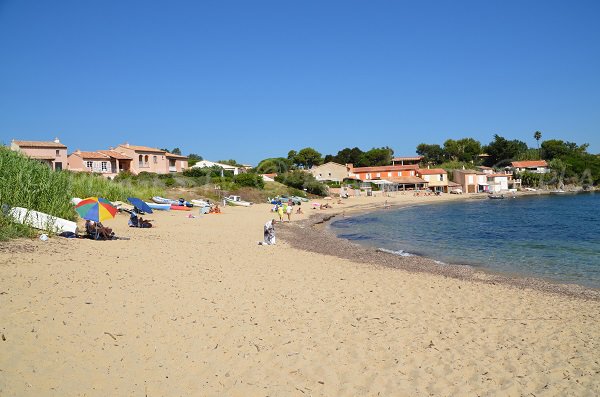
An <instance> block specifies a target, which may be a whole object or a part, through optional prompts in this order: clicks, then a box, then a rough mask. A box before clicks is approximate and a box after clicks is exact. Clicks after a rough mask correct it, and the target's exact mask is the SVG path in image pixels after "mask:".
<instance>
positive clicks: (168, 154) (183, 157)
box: [166, 152, 187, 160]
mask: <svg viewBox="0 0 600 397" xmlns="http://www.w3.org/2000/svg"><path fill="white" fill-rule="evenodd" d="M166 156H167V157H171V158H174V159H185V160H187V156H182V155H180V154H174V153H169V152H167V153H166Z"/></svg>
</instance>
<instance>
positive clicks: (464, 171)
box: [454, 170, 487, 175]
mask: <svg viewBox="0 0 600 397" xmlns="http://www.w3.org/2000/svg"><path fill="white" fill-rule="evenodd" d="M457 172H459V173H461V174H475V175H487V174H486V173H485V172H479V171H476V170H454V173H457Z"/></svg>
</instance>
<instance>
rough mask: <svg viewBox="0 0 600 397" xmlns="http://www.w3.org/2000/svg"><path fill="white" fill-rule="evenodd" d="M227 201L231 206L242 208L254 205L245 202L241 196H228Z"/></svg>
mask: <svg viewBox="0 0 600 397" xmlns="http://www.w3.org/2000/svg"><path fill="white" fill-rule="evenodd" d="M225 201H226V202H227V204H230V205H241V206H242V207H250V206H251V205H252V203H251V202H249V201H244V200H242V198H241V197H240V196H227V197H225Z"/></svg>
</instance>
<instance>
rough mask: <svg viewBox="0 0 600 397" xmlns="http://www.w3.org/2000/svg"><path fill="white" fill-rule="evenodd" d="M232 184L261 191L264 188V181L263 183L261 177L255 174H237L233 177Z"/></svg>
mask: <svg viewBox="0 0 600 397" xmlns="http://www.w3.org/2000/svg"><path fill="white" fill-rule="evenodd" d="M233 182H235V183H236V184H238V185H240V186H247V187H255V188H257V189H263V188H264V187H265V181H263V178H262V176H260V175H257V174H247V173H242V174H238V175H236V176H234V177H233Z"/></svg>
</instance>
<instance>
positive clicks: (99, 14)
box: [0, 0, 600, 164]
mask: <svg viewBox="0 0 600 397" xmlns="http://www.w3.org/2000/svg"><path fill="white" fill-rule="evenodd" d="M599 18H600V1H495V2H493V1H481V0H477V1H439V2H438V1H410V2H408V1H407V2H403V1H378V0H374V1H353V0H343V1H327V0H319V1H282V0H278V1H259V0H253V1H216V0H213V1H201V0H198V1H153V2H152V1H147V0H146V1H121V0H120V1H84V0H73V1H60V0H55V1H41V0H40V1H27V0H13V1H11V0H0V142H4V143H9V142H10V140H11V139H12V138H18V139H31V140H49V139H53V138H54V137H55V136H58V137H60V139H61V140H62V141H63V142H64V143H65V144H67V145H68V146H69V150H70V151H72V150H75V149H77V148H79V149H82V150H96V149H102V148H106V147H108V146H111V145H116V144H118V143H122V142H125V141H128V142H130V143H132V144H138V145H147V146H155V147H168V148H173V147H180V148H181V149H182V151H183V153H184V154H188V153H190V152H191V153H197V154H200V155H202V156H204V157H205V158H207V159H210V160H218V159H229V158H234V159H236V160H238V161H240V162H243V163H251V164H256V163H257V162H258V161H259V160H261V159H263V158H266V157H274V156H286V155H287V152H288V150H289V149H296V150H298V149H300V148H303V147H306V146H311V147H314V148H315V149H317V150H318V151H320V152H321V153H322V154H328V153H331V154H335V153H337V151H338V150H340V149H342V148H344V147H354V146H358V147H360V148H361V149H363V150H368V149H370V148H372V147H379V146H385V145H388V146H390V147H392V148H393V149H394V150H395V153H396V154H397V155H404V154H413V153H414V151H415V147H416V145H417V144H419V143H421V142H427V143H440V144H441V143H443V142H444V141H445V140H446V139H448V138H462V137H474V138H476V139H479V140H480V141H481V142H482V143H484V144H485V143H488V142H489V141H490V140H491V139H492V135H493V134H494V133H498V134H500V135H503V136H505V137H507V138H510V139H513V138H518V139H521V140H524V141H526V142H528V143H529V144H530V145H532V146H535V140H534V139H533V133H534V131H536V130H540V131H542V133H543V139H551V138H562V139H566V140H570V141H575V142H578V143H584V142H588V143H590V144H591V147H590V151H592V152H600V128H599V126H600V23H598V20H599Z"/></svg>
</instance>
